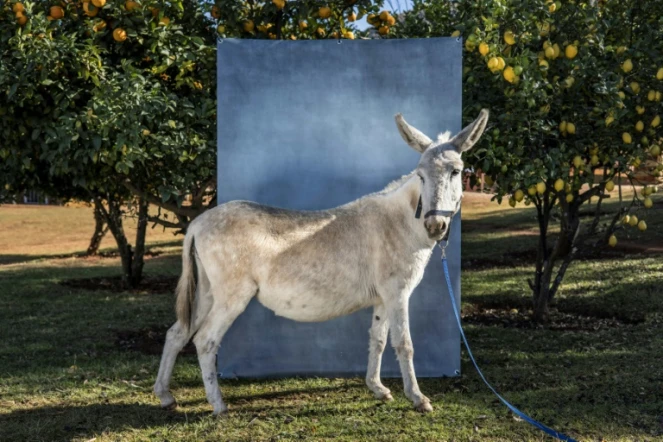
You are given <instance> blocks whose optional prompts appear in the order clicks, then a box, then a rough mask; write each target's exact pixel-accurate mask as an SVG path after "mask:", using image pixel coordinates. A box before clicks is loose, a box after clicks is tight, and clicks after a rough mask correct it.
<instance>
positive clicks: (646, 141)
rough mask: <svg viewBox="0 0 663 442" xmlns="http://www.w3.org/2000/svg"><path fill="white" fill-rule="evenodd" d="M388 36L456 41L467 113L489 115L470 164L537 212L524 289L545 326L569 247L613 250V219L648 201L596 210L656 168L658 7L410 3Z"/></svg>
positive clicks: (662, 75)
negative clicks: (532, 262)
mask: <svg viewBox="0 0 663 442" xmlns="http://www.w3.org/2000/svg"><path fill="white" fill-rule="evenodd" d="M396 30H397V36H399V37H429V36H449V35H454V36H458V37H459V38H463V46H464V51H463V57H464V60H463V61H464V70H463V101H464V104H465V107H464V117H465V119H466V120H469V119H470V118H472V117H473V116H474V115H476V113H477V112H478V110H479V109H480V108H482V107H488V108H489V109H491V111H492V120H491V129H490V130H489V131H488V132H487V133H486V134H485V135H484V137H483V139H482V140H481V144H480V146H478V148H476V149H474V150H473V151H472V153H471V155H470V157H469V158H468V162H469V163H471V164H472V165H473V166H474V167H475V168H476V169H477V170H481V171H482V172H484V173H486V174H487V181H488V182H489V184H492V183H493V182H494V183H495V190H496V195H495V197H496V199H497V201H499V202H501V201H502V199H503V198H508V200H509V203H510V204H511V205H512V206H516V204H518V203H520V202H521V201H522V202H523V203H524V204H534V205H535V206H536V209H537V214H538V219H539V226H540V241H539V252H538V258H537V263H536V272H535V277H534V279H533V280H531V281H530V286H531V288H532V292H533V299H534V306H535V312H536V314H537V316H538V317H539V318H541V319H545V316H546V315H547V311H548V304H549V302H550V301H551V300H552V298H553V297H554V295H555V292H556V291H557V288H558V287H559V284H560V283H561V281H562V279H563V277H564V273H565V271H566V268H567V267H568V265H569V264H570V262H571V261H572V260H573V258H574V257H575V256H576V254H577V253H578V250H579V249H582V248H583V247H589V246H592V245H602V244H608V243H609V244H611V245H614V244H616V241H617V238H618V237H619V236H620V235H622V234H623V233H622V231H623V230H624V229H625V228H626V227H624V226H623V225H622V223H621V222H620V220H621V219H622V216H624V215H625V214H627V213H628V214H630V215H629V216H632V215H634V214H635V213H636V212H637V215H636V216H638V217H639V218H640V219H641V220H642V219H643V218H646V207H647V206H650V205H651V200H649V199H648V198H647V197H648V195H649V193H650V192H651V191H653V188H652V187H651V186H649V187H645V188H644V190H643V192H642V194H641V195H638V194H637V193H636V192H633V197H632V199H631V200H630V201H629V202H624V204H623V206H622V208H621V210H619V211H618V212H617V214H616V215H614V216H611V217H608V218H604V217H602V215H601V214H602V212H601V202H602V201H603V199H605V198H609V197H616V196H617V195H616V194H615V193H612V194H610V191H611V190H612V189H613V187H614V185H615V183H617V184H620V183H627V184H629V185H631V186H632V185H635V184H641V183H639V182H638V181H639V179H641V178H643V177H644V176H645V175H647V174H650V175H652V176H658V175H659V174H660V171H661V169H663V166H661V164H660V163H658V160H659V155H660V147H659V146H660V143H661V131H660V129H661V128H660V114H661V113H662V110H663V108H662V106H661V94H662V91H663V81H662V80H663V2H660V1H654V2H647V3H646V7H645V4H643V3H642V2H639V1H598V2H584V1H564V2H560V1H557V2H552V1H543V0H482V1H462V0H461V1H457V2H425V1H415V5H414V9H413V10H412V11H410V12H409V13H408V14H407V16H406V18H405V20H404V24H403V26H399V27H397V29H396ZM643 168H645V172H646V173H645V174H642V173H640V172H641V171H642V169H643ZM619 196H620V198H621V196H622V192H621V189H619ZM641 196H642V198H641ZM590 198H594V201H598V204H597V205H596V206H594V215H595V216H594V217H593V219H592V221H591V222H589V223H585V224H583V223H581V221H580V208H581V206H583V205H584V204H586V203H587V202H588V201H589V200H590ZM553 216H556V217H558V219H559V227H560V233H559V235H556V237H553V235H551V223H553V222H555V219H554V218H553ZM638 226H639V228H641V229H643V228H646V224H645V223H643V222H640V223H639V224H638Z"/></svg>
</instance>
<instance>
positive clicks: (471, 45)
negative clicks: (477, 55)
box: [465, 40, 477, 52]
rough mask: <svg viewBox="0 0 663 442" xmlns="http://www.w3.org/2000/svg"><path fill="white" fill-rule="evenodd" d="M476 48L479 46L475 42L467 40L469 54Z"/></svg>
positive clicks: (466, 46) (466, 47) (466, 45)
mask: <svg viewBox="0 0 663 442" xmlns="http://www.w3.org/2000/svg"><path fill="white" fill-rule="evenodd" d="M476 47H477V44H476V42H475V41H474V40H465V49H467V51H468V52H472V51H473V50H474V48H476Z"/></svg>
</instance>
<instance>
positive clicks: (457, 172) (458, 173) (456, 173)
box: [451, 169, 460, 176]
mask: <svg viewBox="0 0 663 442" xmlns="http://www.w3.org/2000/svg"><path fill="white" fill-rule="evenodd" d="M458 175H460V169H454V170H453V172H451V176H458Z"/></svg>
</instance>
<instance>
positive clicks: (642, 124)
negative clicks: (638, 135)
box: [635, 121, 645, 132]
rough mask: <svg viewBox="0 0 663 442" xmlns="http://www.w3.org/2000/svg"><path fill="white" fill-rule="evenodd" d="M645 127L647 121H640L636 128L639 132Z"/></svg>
mask: <svg viewBox="0 0 663 442" xmlns="http://www.w3.org/2000/svg"><path fill="white" fill-rule="evenodd" d="M644 128H645V123H643V122H642V121H638V122H637V123H635V130H637V131H638V132H642V131H643V130H644Z"/></svg>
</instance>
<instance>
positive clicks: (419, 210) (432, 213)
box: [414, 195, 462, 219]
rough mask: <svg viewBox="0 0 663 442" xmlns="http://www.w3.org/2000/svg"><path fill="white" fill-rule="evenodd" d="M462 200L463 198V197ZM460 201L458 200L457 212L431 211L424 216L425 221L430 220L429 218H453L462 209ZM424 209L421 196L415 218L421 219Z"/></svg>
mask: <svg viewBox="0 0 663 442" xmlns="http://www.w3.org/2000/svg"><path fill="white" fill-rule="evenodd" d="M461 199H462V197H461ZM460 201H461V200H458V204H457V205H456V210H429V211H428V212H426V214H425V215H424V219H426V218H428V217H429V216H435V215H439V216H448V217H449V218H453V216H454V215H455V214H456V212H458V209H460ZM422 209H423V204H422V202H421V195H419V202H418V203H417V211H416V212H415V213H414V217H415V218H416V219H419V218H421V210H422Z"/></svg>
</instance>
